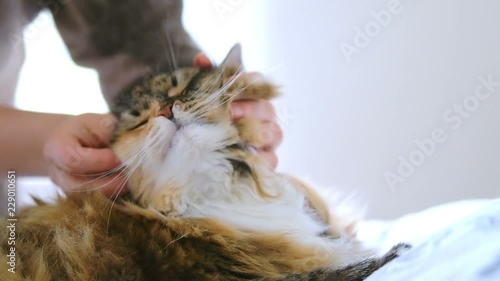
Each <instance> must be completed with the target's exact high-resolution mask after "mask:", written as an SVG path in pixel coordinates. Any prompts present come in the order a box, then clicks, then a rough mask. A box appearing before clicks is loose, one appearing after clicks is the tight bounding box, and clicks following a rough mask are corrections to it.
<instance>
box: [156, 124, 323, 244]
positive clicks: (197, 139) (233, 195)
mask: <svg viewBox="0 0 500 281" xmlns="http://www.w3.org/2000/svg"><path fill="white" fill-rule="evenodd" d="M224 130H225V128H224V127H222V126H217V125H213V126H209V125H190V126H186V127H184V128H182V129H180V130H179V131H178V132H176V133H175V135H174V136H173V139H172V140H171V146H170V149H169V151H168V153H167V157H166V159H164V161H162V162H161V163H160V165H157V166H156V169H155V170H156V171H157V174H156V176H155V177H156V178H157V179H158V180H157V184H156V185H155V186H157V188H158V190H151V193H150V194H152V196H158V194H159V193H161V192H172V191H169V190H160V189H165V187H172V188H176V187H181V188H177V190H175V192H176V193H177V196H176V202H171V203H170V205H173V208H174V209H175V213H176V214H177V215H180V216H183V217H206V218H214V219H218V220H220V221H223V222H225V223H227V224H229V225H232V226H235V227H237V228H238V229H244V230H250V231H256V232H278V233H286V234H289V235H292V236H295V235H297V236H300V237H303V236H310V237H313V236H317V235H318V234H319V233H321V232H323V231H324V230H325V229H326V226H325V225H323V224H322V223H321V222H320V221H319V219H317V216H316V214H315V213H314V212H312V211H311V210H310V208H309V207H308V204H307V201H306V198H305V196H304V194H303V193H302V192H300V191H299V190H298V189H297V188H296V187H295V186H293V185H292V183H291V182H290V181H289V180H287V179H286V178H285V177H284V176H281V175H279V174H277V173H274V172H272V171H270V170H269V169H267V168H266V167H261V168H260V170H259V171H256V172H257V173H260V175H261V179H262V181H261V184H262V185H263V189H264V191H265V192H266V193H268V194H270V195H272V198H267V199H266V198H265V197H263V196H261V195H260V194H258V192H257V191H256V189H255V188H254V187H253V184H255V183H254V182H253V180H252V179H248V180H246V181H245V180H241V181H233V180H232V175H231V173H232V166H231V165H230V163H229V162H228V161H227V160H226V159H225V156H224V155H223V153H222V152H221V151H220V150H221V149H222V148H224V147H225V146H226V145H227V144H226V143H224V139H223V138H221V136H224V135H227V133H225V132H224ZM172 203H173V204H172Z"/></svg>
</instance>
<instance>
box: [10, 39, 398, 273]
mask: <svg viewBox="0 0 500 281" xmlns="http://www.w3.org/2000/svg"><path fill="white" fill-rule="evenodd" d="M240 57H241V50H240V47H239V46H235V47H234V48H233V49H232V50H231V51H230V53H229V55H228V56H227V58H226V59H225V60H224V62H223V63H222V64H221V65H220V66H219V67H213V68H211V69H197V68H183V69H178V70H176V71H175V72H173V73H170V74H159V75H156V76H154V77H152V78H151V79H149V80H147V81H146V82H145V83H144V84H143V85H141V86H137V87H135V89H133V91H131V92H128V93H125V94H123V95H121V96H120V97H119V98H118V100H117V102H116V105H115V107H114V109H113V113H114V114H115V115H116V117H117V118H118V120H119V121H118V123H117V127H116V130H115V135H114V138H113V143H112V148H113V150H114V151H115V153H116V155H117V156H118V157H119V158H120V160H121V161H122V163H123V170H122V172H123V173H126V174H127V175H128V185H129V188H130V196H129V197H126V198H125V197H124V198H118V199H117V200H112V199H108V198H105V197H104V196H103V195H101V193H100V192H91V191H89V192H84V193H72V194H69V195H68V198H66V199H63V198H60V199H58V201H57V202H56V203H55V204H47V203H43V202H41V201H40V200H38V201H37V206H34V207H30V208H26V209H24V210H23V211H22V212H20V213H19V216H18V218H17V219H18V221H17V225H16V233H17V238H16V245H15V247H16V249H15V250H16V258H17V264H16V268H15V273H11V272H8V271H7V270H5V269H4V270H1V271H0V279H1V280H3V281H7V280H12V281H17V280H40V281H48V280H81V281H89V280H106V281H108V280H128V281H135V280H148V281H150V280H196V281H202V280H261V281H265V280H269V281H272V280H276V281H278V280H288V281H292V280H337V281H345V280H363V279H365V278H366V277H367V276H369V275H370V274H371V273H372V272H374V271H375V270H377V269H378V268H379V267H381V266H383V265H384V264H385V263H387V262H389V261H390V260H391V259H393V258H395V257H397V256H398V255H399V253H400V252H401V250H404V249H405V248H406V247H407V246H406V245H404V244H401V245H398V246H395V247H394V248H393V249H392V250H391V251H390V252H389V253H387V254H386V255H384V256H383V257H380V258H378V257H372V256H371V254H370V252H369V251H367V250H365V249H363V248H362V247H361V246H360V245H358V243H357V242H356V241H355V240H354V239H352V238H351V237H350V235H349V233H350V232H352V229H353V225H352V224H344V223H339V222H340V221H341V220H337V219H336V217H335V213H332V212H331V209H330V206H327V204H326V203H325V202H324V201H323V200H322V199H321V198H320V197H319V196H318V194H317V193H316V192H315V191H314V190H313V189H312V188H311V187H309V186H307V185H305V184H304V183H302V182H300V181H299V180H297V179H294V178H292V177H289V176H286V175H283V174H280V173H277V172H275V171H273V170H272V169H271V168H270V167H268V165H267V164H266V163H265V162H263V160H261V159H260V158H258V157H257V156H255V153H254V152H253V149H252V145H251V144H255V143H256V142H258V141H259V133H258V132H259V126H261V124H260V123H259V122H257V121H255V120H249V119H246V120H240V121H238V122H236V123H233V122H232V121H231V118H230V112H229V106H228V104H229V102H230V101H231V100H232V99H234V98H236V97H238V98H247V99H261V98H264V99H270V98H272V97H274V96H276V95H277V92H276V88H275V86H273V85H272V84H271V83H270V82H268V81H265V80H263V81H247V80H245V79H243V78H241V77H239V73H240V70H241V58H240ZM6 226H7V223H6V222H5V219H4V220H2V221H1V222H0V227H1V228H2V229H6ZM6 234H7V232H6V231H2V232H1V234H0V238H1V241H2V244H3V245H2V250H1V251H2V253H1V257H0V261H1V263H2V264H3V265H4V266H5V265H6V264H8V257H7V254H8V253H9V249H10V247H11V246H9V245H7V242H6V241H7V236H6Z"/></svg>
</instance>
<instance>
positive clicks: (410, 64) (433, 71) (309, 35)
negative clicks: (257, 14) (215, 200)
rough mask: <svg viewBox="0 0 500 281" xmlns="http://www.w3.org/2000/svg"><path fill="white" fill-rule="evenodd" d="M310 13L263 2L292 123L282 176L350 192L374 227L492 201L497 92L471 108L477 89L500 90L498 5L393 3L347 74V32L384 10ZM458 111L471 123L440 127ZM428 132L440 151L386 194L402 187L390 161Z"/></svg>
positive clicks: (498, 187)
mask: <svg viewBox="0 0 500 281" xmlns="http://www.w3.org/2000/svg"><path fill="white" fill-rule="evenodd" d="M312 2H313V1H311V2H309V3H310V4H305V1H286V0H276V1H270V3H271V4H270V5H271V8H270V10H269V11H268V15H269V19H270V22H269V28H268V32H269V35H268V40H267V41H266V42H265V44H266V45H267V46H269V54H268V57H269V58H272V60H270V61H269V64H270V65H274V64H281V65H282V66H281V67H280V68H279V69H277V71H276V72H277V73H276V76H277V77H278V80H279V82H280V83H282V84H283V85H284V93H285V94H286V96H285V97H284V98H283V100H282V102H281V104H282V106H284V107H286V108H287V111H288V112H289V115H291V116H292V117H291V118H288V119H289V120H288V121H287V122H288V125H286V126H285V133H286V139H285V143H284V144H283V146H282V147H281V149H280V161H281V165H280V167H281V169H283V170H286V171H290V172H292V173H297V174H305V175H309V176H310V178H312V179H314V180H315V181H319V182H321V183H326V184H330V185H337V186H340V187H342V188H343V189H345V190H358V191H359V193H360V194H361V196H362V198H364V199H365V200H366V201H367V202H368V204H369V214H368V215H369V216H370V217H383V218H391V217H396V216H399V215H401V214H403V213H406V212H410V211H416V210H420V209H422V208H425V207H428V206H431V205H435V204H439V203H443V202H447V201H452V200H460V199H465V198H488V197H495V196H499V195H500V164H499V161H500V146H499V145H498V144H499V143H500V126H499V125H500V124H499V123H500V110H499V108H500V84H498V85H497V86H496V87H495V88H494V89H493V90H495V92H494V93H493V94H491V96H490V97H489V98H486V99H485V100H483V101H480V102H479V104H478V105H477V108H474V104H473V102H474V97H473V96H474V92H475V89H476V87H477V86H478V85H480V82H479V80H478V77H488V76H489V75H492V77H493V80H494V81H498V82H500V17H498V15H499V13H500V2H499V1H495V0H490V1H487V0H484V1H465V0H458V1H457V0H441V1H431V0H427V1H410V0H407V1H404V0H401V1H400V7H399V8H398V9H394V8H393V9H392V10H393V11H394V10H396V13H397V14H393V15H392V18H391V21H390V23H388V24H386V26H385V27H381V29H380V30H376V29H373V31H374V33H376V34H375V35H374V37H373V38H371V39H370V43H369V44H367V46H366V47H364V46H362V45H361V44H358V46H361V47H362V48H359V54H354V55H352V56H350V59H351V61H350V63H349V62H348V60H347V59H346V56H345V55H344V54H343V52H342V51H341V48H340V46H341V44H342V42H346V43H347V44H354V37H355V35H356V32H355V28H356V27H359V28H361V29H364V28H365V27H366V25H370V24H372V23H370V22H371V21H372V20H373V15H372V14H371V13H372V12H379V11H380V10H383V9H387V7H388V4H389V3H391V2H392V1H389V0H372V1H362V0H357V1H314V4H313V3H312ZM391 5H392V4H391ZM391 7H392V6H391ZM371 28H373V27H371ZM358 43H359V42H358ZM481 91H485V90H484V89H481ZM481 93H487V92H481ZM465 99H467V102H469V103H470V104H469V109H471V110H475V111H473V112H470V117H468V118H467V119H464V122H463V123H462V124H460V125H458V124H457V123H456V122H457V121H453V122H449V121H448V122H447V121H446V120H445V119H443V114H445V113H447V111H448V109H450V108H453V105H454V104H457V103H462V102H463V101H464V100H465ZM447 114H449V112H448V113H447ZM453 116H454V117H453V118H457V117H456V116H458V115H457V114H454V115H453ZM448 117H450V116H448ZM453 127H456V130H455V129H454V128H453ZM436 129H439V130H442V131H441V133H442V134H443V135H444V136H446V137H447V138H446V140H445V141H444V142H443V143H440V144H437V146H436V148H435V150H434V151H431V153H429V154H430V155H429V156H427V155H425V157H424V158H423V160H424V161H423V163H422V164H421V165H420V166H418V167H416V168H415V171H414V172H413V174H412V175H410V176H407V175H405V177H402V179H401V180H403V181H404V182H402V183H401V182H400V183H398V184H396V185H395V187H394V188H392V189H391V188H390V185H389V184H388V183H387V182H386V179H385V176H384V174H385V173H387V172H393V173H395V174H396V175H398V172H397V168H398V165H399V163H400V160H399V159H398V157H399V156H400V155H401V156H403V157H405V158H406V159H408V157H409V156H410V155H412V156H415V155H416V156H419V155H417V154H418V153H419V152H417V150H418V147H417V146H416V144H415V143H414V142H415V141H416V140H423V139H426V138H429V137H431V136H432V132H433V131H434V130H436ZM442 138H444V137H442ZM414 160H419V159H418V157H416V158H415V159H414ZM417 164H420V163H417Z"/></svg>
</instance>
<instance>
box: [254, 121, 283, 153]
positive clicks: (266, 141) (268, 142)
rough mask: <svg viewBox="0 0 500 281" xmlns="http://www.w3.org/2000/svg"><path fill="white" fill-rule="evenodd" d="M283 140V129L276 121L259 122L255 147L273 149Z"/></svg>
mask: <svg viewBox="0 0 500 281" xmlns="http://www.w3.org/2000/svg"><path fill="white" fill-rule="evenodd" d="M282 141H283V130H282V129H281V127H280V126H279V125H278V124H277V123H276V122H264V123H261V126H260V128H259V131H258V132H257V142H258V143H259V144H260V146H258V147H257V149H265V150H271V151H274V150H275V149H276V148H277V147H278V146H279V145H280V144H281V142H282Z"/></svg>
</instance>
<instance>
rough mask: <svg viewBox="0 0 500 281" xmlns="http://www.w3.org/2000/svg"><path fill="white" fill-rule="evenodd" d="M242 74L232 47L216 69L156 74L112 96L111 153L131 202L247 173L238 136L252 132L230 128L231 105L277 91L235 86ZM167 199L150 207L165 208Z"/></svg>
mask: <svg viewBox="0 0 500 281" xmlns="http://www.w3.org/2000/svg"><path fill="white" fill-rule="evenodd" d="M241 70H242V63H241V48H240V46H239V45H236V46H235V47H233V48H232V49H231V51H230V52H229V54H228V55H227V57H226V59H225V60H224V61H223V62H222V64H221V65H220V66H217V67H212V68H209V69H198V68H194V67H193V68H182V69H178V70H176V71H174V72H172V73H169V74H159V75H156V76H154V77H152V78H151V79H149V80H147V81H145V83H144V84H143V85H141V86H137V87H135V88H134V89H133V90H132V91H131V92H128V93H124V94H123V95H121V96H119V97H118V99H117V101H116V103H115V106H114V108H113V109H112V112H113V113H114V114H115V116H116V117H117V119H118V123H117V127H116V130H115V134H114V137H113V141H112V148H113V150H114V152H115V154H116V155H117V156H118V158H119V159H120V160H121V161H122V163H123V165H124V167H125V171H126V173H127V175H128V177H129V178H128V183H129V187H130V190H131V192H132V194H133V195H134V197H136V198H139V199H140V201H142V203H144V204H145V205H151V202H152V201H155V199H156V198H155V196H159V195H158V194H162V193H163V192H160V191H161V190H165V189H171V190H170V191H168V192H167V193H168V194H170V195H171V196H174V195H175V194H176V192H177V193H178V192H179V190H180V189H182V188H183V187H185V186H190V185H196V184H197V183H196V182H194V181H201V182H203V181H208V180H210V179H209V178H210V177H223V174H224V173H226V174H224V175H227V172H231V173H239V174H240V175H242V174H247V175H250V174H251V168H250V165H249V163H247V162H248V161H249V158H251V155H252V153H251V151H250V149H249V148H248V146H247V142H246V140H244V139H242V138H241V137H240V136H241V135H242V134H241V132H242V130H244V131H245V134H244V135H252V134H253V132H249V130H252V129H255V126H249V127H248V128H247V129H245V128H244V127H242V126H237V124H234V123H233V122H232V121H231V114H230V102H231V101H232V100H233V99H235V98H271V97H273V96H275V93H276V92H275V88H274V86H273V85H272V84H270V83H268V82H266V81H259V82H258V83H254V82H255V81H244V80H243V79H239V76H240V74H241ZM247 123H248V122H247ZM247 123H245V124H247ZM250 123H251V122H250ZM219 168H220V169H219ZM218 173H219V174H218ZM219 179H220V180H222V178H219ZM170 195H169V196H170ZM169 200H170V199H165V198H162V199H161V200H160V201H161V203H158V204H153V205H158V206H154V207H159V208H162V209H164V207H165V206H163V205H164V204H165V201H169ZM175 200H176V199H171V201H175ZM167 205H168V203H167ZM167 209H168V208H167Z"/></svg>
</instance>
